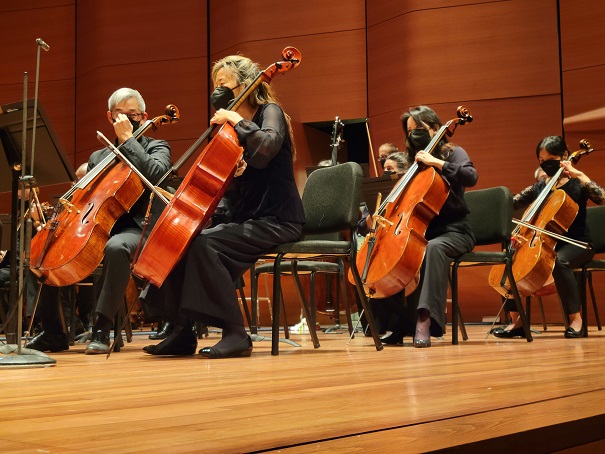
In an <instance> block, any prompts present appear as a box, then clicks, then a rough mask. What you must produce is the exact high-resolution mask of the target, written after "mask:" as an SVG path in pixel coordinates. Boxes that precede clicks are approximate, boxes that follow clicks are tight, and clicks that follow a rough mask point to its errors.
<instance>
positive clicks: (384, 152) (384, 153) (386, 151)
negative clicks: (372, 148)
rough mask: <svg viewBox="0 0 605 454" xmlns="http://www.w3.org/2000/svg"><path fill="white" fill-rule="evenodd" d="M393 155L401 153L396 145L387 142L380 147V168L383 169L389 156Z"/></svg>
mask: <svg viewBox="0 0 605 454" xmlns="http://www.w3.org/2000/svg"><path fill="white" fill-rule="evenodd" d="M393 153H399V149H398V148H397V145H395V144H394V143H390V142H387V143H383V144H382V145H380V147H378V162H379V163H380V166H381V167H382V168H383V169H384V164H385V161H386V160H387V158H388V157H389V155H391V154H393Z"/></svg>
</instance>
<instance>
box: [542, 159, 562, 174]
mask: <svg viewBox="0 0 605 454" xmlns="http://www.w3.org/2000/svg"><path fill="white" fill-rule="evenodd" d="M540 167H541V168H542V170H544V173H545V174H546V175H548V176H549V177H554V176H555V174H556V173H557V172H558V171H559V169H560V168H561V161H559V160H558V159H549V160H547V161H544V162H542V164H540Z"/></svg>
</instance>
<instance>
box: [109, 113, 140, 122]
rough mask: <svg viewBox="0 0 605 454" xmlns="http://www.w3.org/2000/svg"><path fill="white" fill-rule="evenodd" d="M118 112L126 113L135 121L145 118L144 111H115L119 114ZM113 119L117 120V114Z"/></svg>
mask: <svg viewBox="0 0 605 454" xmlns="http://www.w3.org/2000/svg"><path fill="white" fill-rule="evenodd" d="M117 114H124V115H126V116H127V117H128V118H130V119H131V120H133V121H138V120H140V119H141V118H143V113H142V112H138V113H137V112H130V113H125V112H114V115H117ZM113 119H114V121H115V120H116V118H115V116H114V118H113Z"/></svg>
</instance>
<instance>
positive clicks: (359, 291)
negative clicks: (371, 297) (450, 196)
mask: <svg viewBox="0 0 605 454" xmlns="http://www.w3.org/2000/svg"><path fill="white" fill-rule="evenodd" d="M352 247H355V245H353V246H352ZM350 266H351V273H352V274H353V279H354V280H355V290H356V291H357V297H358V298H359V302H361V305H362V307H363V311H364V313H365V316H366V320H367V322H368V325H369V327H370V331H371V334H372V339H373V340H374V346H375V347H376V350H377V351H380V350H382V349H384V345H383V344H382V341H381V340H380V336H379V335H378V329H377V328H376V323H375V321H374V314H373V312H372V308H371V307H370V304H368V299H367V298H366V295H365V293H364V290H363V283H362V282H361V277H360V276H359V272H358V270H357V264H356V261H355V250H353V253H352V254H351V262H350Z"/></svg>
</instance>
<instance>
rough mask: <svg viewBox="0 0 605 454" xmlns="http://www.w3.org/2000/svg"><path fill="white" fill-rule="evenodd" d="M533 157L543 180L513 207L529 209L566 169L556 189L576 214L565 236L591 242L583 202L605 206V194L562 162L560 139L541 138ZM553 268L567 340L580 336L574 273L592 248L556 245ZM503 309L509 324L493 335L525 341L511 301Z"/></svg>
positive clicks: (522, 194)
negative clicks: (566, 318)
mask: <svg viewBox="0 0 605 454" xmlns="http://www.w3.org/2000/svg"><path fill="white" fill-rule="evenodd" d="M536 156H537V158H538V162H539V163H540V167H541V168H542V170H544V172H545V173H546V175H547V179H546V180H539V181H538V182H537V183H534V184H533V185H532V186H529V187H527V188H526V189H524V190H523V191H521V192H520V193H519V194H517V195H516V196H515V197H514V206H515V208H525V207H527V206H529V205H530V204H531V203H532V202H533V201H534V200H536V198H537V197H538V196H539V195H540V193H541V192H542V190H543V189H544V187H545V186H546V184H547V183H548V181H549V180H550V178H551V177H552V176H554V175H555V174H556V173H557V171H558V170H559V168H560V167H563V168H564V169H565V172H564V174H563V176H562V177H561V178H560V179H559V181H558V182H557V185H556V187H557V188H558V189H562V190H563V191H565V193H566V194H567V195H568V196H569V197H571V199H572V200H574V201H575V202H576V203H577V204H578V214H577V215H576V217H575V219H574V221H573V223H572V224H571V226H570V227H569V229H568V230H567V233H566V234H565V235H564V236H566V237H568V238H571V239H574V240H579V241H584V242H588V243H589V242H590V232H589V231H588V228H587V226H586V203H587V201H588V199H590V200H592V201H593V202H594V203H596V204H597V205H604V204H605V191H604V190H603V188H601V187H600V186H599V185H598V184H596V183H595V182H594V181H592V180H591V179H590V178H589V177H588V176H586V174H585V173H583V172H581V171H579V170H578V169H576V168H574V167H573V165H572V163H571V161H565V159H567V157H568V156H569V150H568V149H567V145H566V144H565V141H564V140H563V138H562V137H560V136H548V137H545V138H544V139H542V140H541V141H540V142H539V143H538V146H537V147H536ZM555 251H556V253H557V256H556V259H555V267H554V269H553V272H552V276H553V279H554V281H555V286H556V288H557V292H558V293H559V296H560V298H561V301H562V302H563V305H564V307H565V309H566V311H567V314H568V316H569V328H568V329H567V330H566V331H565V337H566V338H578V337H582V336H583V334H584V333H583V332H582V316H581V313H580V308H581V301H580V292H579V289H578V284H577V282H576V277H575V276H574V273H573V270H574V269H575V268H578V267H580V266H582V265H583V264H584V263H586V262H588V261H589V260H591V259H592V257H593V256H594V251H592V249H582V248H580V247H578V246H575V245H573V244H570V243H566V242H563V241H559V242H557V245H556V247H555ZM504 308H505V309H506V310H509V311H510V313H511V318H512V321H513V322H512V324H510V325H508V326H505V327H502V328H496V329H495V330H494V331H493V334H494V336H496V337H502V338H513V337H521V338H525V331H524V330H523V326H522V325H521V320H520V319H519V314H518V313H517V312H516V310H515V309H516V306H515V303H514V301H513V300H507V301H506V303H505V306H504Z"/></svg>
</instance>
